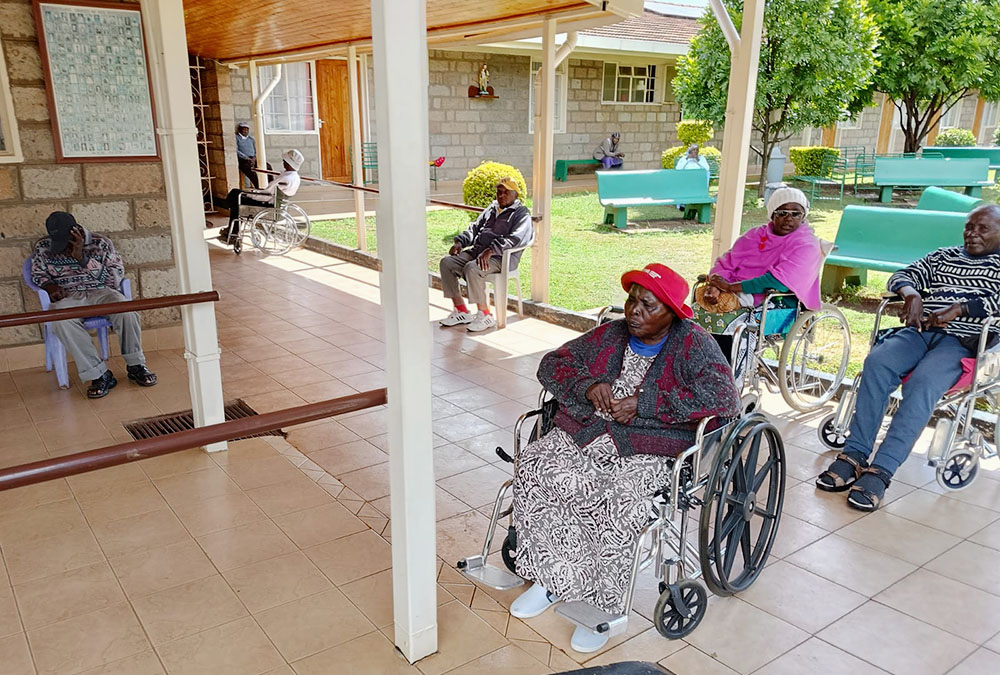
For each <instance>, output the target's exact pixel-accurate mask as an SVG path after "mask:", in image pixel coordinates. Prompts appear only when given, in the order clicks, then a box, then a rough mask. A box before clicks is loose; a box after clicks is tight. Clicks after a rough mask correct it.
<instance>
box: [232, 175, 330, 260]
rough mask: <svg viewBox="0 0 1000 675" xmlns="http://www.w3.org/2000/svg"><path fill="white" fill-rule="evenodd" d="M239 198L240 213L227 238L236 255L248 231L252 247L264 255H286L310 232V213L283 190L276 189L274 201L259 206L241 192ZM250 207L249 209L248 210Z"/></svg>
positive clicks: (240, 251)
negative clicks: (246, 198)
mask: <svg viewBox="0 0 1000 675" xmlns="http://www.w3.org/2000/svg"><path fill="white" fill-rule="evenodd" d="M239 199H240V217H239V218H238V219H237V220H236V221H235V223H234V224H233V228H232V230H230V232H229V238H228V239H227V240H226V243H228V244H230V245H232V247H233V252H234V253H236V255H240V254H241V253H242V252H243V239H244V237H246V236H247V235H249V237H250V243H251V244H253V247H254V248H255V249H257V250H258V251H260V252H261V253H263V254H264V255H284V254H285V253H288V252H289V251H290V250H292V249H293V248H295V247H296V246H301V245H302V243H303V242H304V241H305V240H306V238H307V237H308V236H309V232H310V230H311V229H312V224H311V222H310V221H309V216H308V215H306V212H305V211H304V210H303V209H302V207H300V206H299V205H298V204H295V203H293V202H291V201H289V199H288V197H286V196H285V195H284V193H282V192H281V190H277V191H276V192H275V195H274V204H273V205H266V206H265V205H260V206H256V205H255V204H254V203H253V202H247V203H246V204H245V205H244V203H243V201H242V199H243V195H242V194H240V197H239ZM244 206H245V208H244ZM255 206H256V208H255ZM248 209H249V210H250V212H249V213H245V210H248Z"/></svg>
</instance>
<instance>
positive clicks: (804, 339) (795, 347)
mask: <svg viewBox="0 0 1000 675" xmlns="http://www.w3.org/2000/svg"><path fill="white" fill-rule="evenodd" d="M850 356H851V330H850V327H849V326H848V325H847V319H846V318H844V315H843V314H842V313H841V311H840V310H839V309H837V308H836V307H834V306H833V305H828V304H825V303H824V304H823V306H822V307H821V308H820V309H818V310H816V311H815V312H805V313H803V314H802V315H801V316H799V318H798V319H797V320H796V321H795V323H794V324H793V325H792V328H791V330H790V331H789V332H788V336H787V337H786V338H785V344H784V345H782V347H781V356H780V358H779V360H778V386H779V387H780V388H781V396H782V398H784V399H785V402H786V403H787V404H788V405H789V406H791V407H792V408H794V409H795V410H798V411H799V412H809V411H811V410H816V409H817V408H819V407H821V406H822V405H823V404H824V403H826V402H827V401H829V400H830V399H831V398H833V396H834V394H836V393H837V389H838V388H839V387H840V383H841V382H842V381H843V380H844V374H845V373H846V372H847V362H848V359H849V358H850Z"/></svg>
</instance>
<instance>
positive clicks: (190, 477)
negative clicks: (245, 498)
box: [153, 466, 240, 507]
mask: <svg viewBox="0 0 1000 675" xmlns="http://www.w3.org/2000/svg"><path fill="white" fill-rule="evenodd" d="M153 484H154V485H156V488H157V489H158V490H159V491H160V493H161V494H162V495H163V497H164V499H166V500H167V502H168V503H169V504H170V506H171V507H175V506H180V505H182V504H187V503H190V502H196V501H201V500H204V499H210V498H212V497H218V496H220V495H229V494H236V493H237V492H239V491H240V487H239V486H238V485H237V484H236V483H234V482H233V481H232V480H231V479H230V478H229V476H228V475H226V472H225V471H223V470H222V469H220V468H219V467H217V466H216V467H212V468H209V469H204V470H202V471H195V472H194V473H185V474H180V475H176V476H169V477H167V478H160V479H158V480H155V481H153Z"/></svg>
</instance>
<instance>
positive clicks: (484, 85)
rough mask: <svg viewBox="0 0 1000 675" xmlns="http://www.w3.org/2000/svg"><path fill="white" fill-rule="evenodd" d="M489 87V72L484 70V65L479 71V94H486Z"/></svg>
mask: <svg viewBox="0 0 1000 675" xmlns="http://www.w3.org/2000/svg"><path fill="white" fill-rule="evenodd" d="M489 86H490V71H489V70H488V69H487V68H486V64H485V63H484V64H483V67H482V68H480V69H479V93H480V94H483V95H485V94H488V93H489Z"/></svg>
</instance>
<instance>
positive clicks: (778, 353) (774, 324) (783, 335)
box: [691, 275, 851, 413]
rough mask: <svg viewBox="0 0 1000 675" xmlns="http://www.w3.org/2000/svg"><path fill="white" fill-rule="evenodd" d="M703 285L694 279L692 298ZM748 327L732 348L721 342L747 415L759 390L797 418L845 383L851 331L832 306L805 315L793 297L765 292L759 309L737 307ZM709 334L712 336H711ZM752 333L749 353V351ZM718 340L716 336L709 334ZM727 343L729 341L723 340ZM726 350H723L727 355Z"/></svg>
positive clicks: (738, 332)
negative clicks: (764, 390)
mask: <svg viewBox="0 0 1000 675" xmlns="http://www.w3.org/2000/svg"><path fill="white" fill-rule="evenodd" d="M707 281H708V279H707V277H706V276H704V275H702V276H699V277H698V281H697V282H696V283H695V285H694V288H693V289H692V291H691V302H692V305H693V304H694V297H695V292H697V290H698V288H699V287H701V286H704V285H705V284H706V283H707ZM739 313H744V314H745V316H746V319H747V321H746V322H744V323H743V324H742V325H740V326H738V327H737V328H736V330H735V332H734V333H733V335H732V343H731V347H730V346H729V345H728V344H724V343H723V341H722V340H720V346H723V353H726V352H727V351H728V353H726V357H727V358H728V359H729V362H730V363H731V364H733V373H734V374H739V373H740V370H741V369H740V365H741V364H740V360H741V359H743V360H745V363H744V364H742V365H744V367H743V368H742V376H740V377H737V382H736V384H737V386H738V387H739V388H740V391H741V392H746V393H745V394H744V395H743V402H744V406H745V407H746V410H747V411H753V410H756V409H757V408H758V407H759V406H760V395H761V385H762V384H763V385H764V386H766V387H767V389H768V390H769V391H771V392H772V393H776V392H779V391H780V392H781V397H782V398H783V399H784V400H785V403H787V404H788V405H789V407H791V408H792V409H794V410H797V411H799V412H804V413H806V412H812V411H814V410H817V409H819V408H821V407H823V406H824V405H825V404H826V403H827V402H828V401H830V399H832V398H833V397H834V395H835V394H836V393H837V391H838V390H839V388H840V384H841V382H843V381H844V375H845V374H846V373H847V364H848V362H849V360H850V357H851V330H850V327H849V326H848V324H847V319H846V318H845V317H844V314H843V313H842V312H841V311H840V310H839V309H838V308H837V307H835V306H834V305H831V304H828V303H823V304H822V305H821V306H820V308H819V309H817V310H807V309H806V308H805V307H804V306H803V305H802V304H801V303H800V302H798V300H797V299H796V297H795V295H794V294H793V293H778V292H774V291H771V292H768V293H766V294H765V297H764V302H763V304H762V305H761V306H760V307H753V308H750V307H741V308H740V309H739V310H737V314H739ZM710 332H712V331H710ZM751 332H754V333H755V337H756V342H755V347H754V349H752V350H751V349H749V346H750V344H751V342H753V340H752V339H751ZM713 336H714V337H716V339H717V340H719V338H720V337H721V336H719V335H717V334H715V333H714V332H713ZM726 337H728V336H726ZM727 347H728V350H727Z"/></svg>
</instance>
